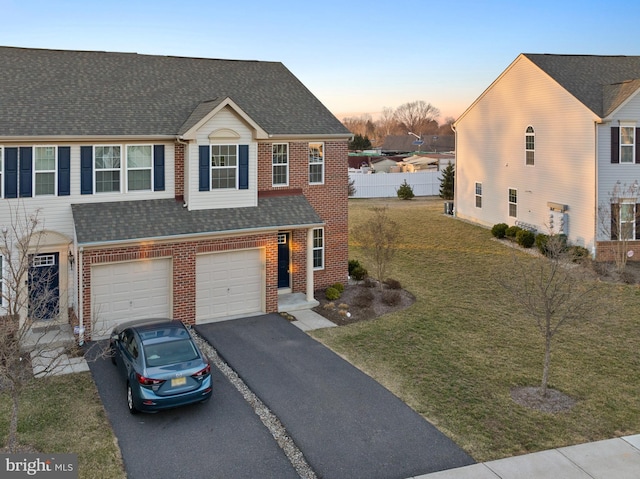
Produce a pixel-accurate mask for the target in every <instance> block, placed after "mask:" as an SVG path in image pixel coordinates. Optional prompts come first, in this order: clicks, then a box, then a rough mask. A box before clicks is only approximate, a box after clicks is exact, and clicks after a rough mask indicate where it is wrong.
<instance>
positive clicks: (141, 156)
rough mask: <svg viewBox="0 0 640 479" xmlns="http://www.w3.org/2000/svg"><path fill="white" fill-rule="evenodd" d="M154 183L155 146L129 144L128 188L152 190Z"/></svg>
mask: <svg viewBox="0 0 640 479" xmlns="http://www.w3.org/2000/svg"><path fill="white" fill-rule="evenodd" d="M152 185H153V147H152V146H151V145H128V146H127V190H128V191H151V187H152Z"/></svg>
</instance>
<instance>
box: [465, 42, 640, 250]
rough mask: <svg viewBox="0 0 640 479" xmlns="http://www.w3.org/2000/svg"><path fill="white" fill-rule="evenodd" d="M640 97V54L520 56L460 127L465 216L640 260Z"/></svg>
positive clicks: (468, 113)
mask: <svg viewBox="0 0 640 479" xmlns="http://www.w3.org/2000/svg"><path fill="white" fill-rule="evenodd" d="M639 91H640V57H637V56H594V55H544V54H521V55H520V56H518V57H517V58H516V59H515V60H514V62H513V63H512V64H511V65H509V67H508V68H507V69H506V70H505V71H504V72H503V73H502V74H501V75H500V76H499V77H498V78H497V79H496V80H495V81H494V82H493V83H492V84H491V85H490V86H489V87H488V88H487V89H486V90H485V91H484V93H482V95H481V96H480V97H479V98H478V99H477V100H476V101H475V102H474V103H473V104H472V105H471V106H470V107H469V108H468V109H467V110H466V111H465V112H464V113H463V114H462V115H461V116H460V117H459V118H458V120H457V121H456V122H455V124H454V128H455V131H456V184H455V189H456V191H455V212H456V215H457V216H458V217H460V218H464V219H467V220H470V221H474V222H478V223H480V224H483V225H486V226H491V225H494V224H496V223H507V224H511V225H513V224H518V225H522V226H524V227H527V228H530V229H535V230H536V231H538V232H541V233H549V232H552V233H564V234H566V235H567V236H568V239H569V241H570V242H571V243H573V244H576V245H580V246H584V247H586V248H588V249H589V250H590V251H591V252H592V254H593V255H594V256H595V257H597V259H602V260H611V255H612V249H613V247H614V243H615V242H616V241H620V239H621V236H623V238H622V239H624V240H625V241H628V245H627V246H626V247H627V248H628V250H629V251H630V252H632V253H633V252H635V253H636V254H635V255H633V258H634V259H637V258H639V257H640V256H639V254H638V253H640V242H639V241H636V240H638V239H640V223H638V224H636V223H637V220H638V218H639V215H640V201H639V191H640V188H639V184H638V183H639V182H640V147H639V145H638V141H639V138H638V137H639V135H640V95H639V94H638V92H639ZM632 253H629V255H630V256H631V254H632Z"/></svg>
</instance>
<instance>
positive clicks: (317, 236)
mask: <svg viewBox="0 0 640 479" xmlns="http://www.w3.org/2000/svg"><path fill="white" fill-rule="evenodd" d="M313 269H324V229H323V228H314V230H313Z"/></svg>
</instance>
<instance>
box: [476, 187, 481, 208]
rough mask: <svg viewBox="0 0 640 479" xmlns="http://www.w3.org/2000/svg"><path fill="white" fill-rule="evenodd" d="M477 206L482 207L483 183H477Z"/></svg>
mask: <svg viewBox="0 0 640 479" xmlns="http://www.w3.org/2000/svg"><path fill="white" fill-rule="evenodd" d="M476 208H482V183H476Z"/></svg>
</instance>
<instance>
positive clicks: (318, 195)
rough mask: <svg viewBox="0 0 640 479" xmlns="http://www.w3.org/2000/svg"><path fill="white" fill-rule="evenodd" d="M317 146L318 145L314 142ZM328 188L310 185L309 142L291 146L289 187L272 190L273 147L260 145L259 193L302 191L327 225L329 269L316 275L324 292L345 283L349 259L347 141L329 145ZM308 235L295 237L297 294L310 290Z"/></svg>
mask: <svg viewBox="0 0 640 479" xmlns="http://www.w3.org/2000/svg"><path fill="white" fill-rule="evenodd" d="M314 142H315V141H314ZM323 143H324V175H325V177H324V184H322V185H310V184H309V141H292V142H288V145H289V185H288V186H286V187H274V186H272V170H271V168H272V144H273V143H271V142H264V143H259V144H258V190H259V191H272V190H287V189H302V193H303V194H304V195H305V197H306V198H307V200H308V201H309V203H310V204H311V206H313V208H314V209H315V210H316V212H317V213H318V214H319V215H320V217H321V218H322V220H323V221H324V222H325V223H326V225H325V235H324V236H325V267H324V269H323V270H318V271H315V273H314V288H315V289H323V288H325V287H327V286H329V285H331V284H333V283H335V282H341V283H345V282H346V280H347V273H348V265H347V263H348V258H349V218H348V204H347V202H348V194H347V190H348V183H349V176H348V173H347V161H348V148H347V147H348V143H347V141H325V142H323ZM298 244H301V245H306V231H303V230H301V231H299V232H298V231H297V232H294V234H293V246H292V249H293V251H292V253H293V261H292V263H293V266H294V275H293V285H292V286H293V291H294V292H304V291H305V290H306V250H305V248H304V247H302V248H300V247H298V246H297V245H298Z"/></svg>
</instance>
